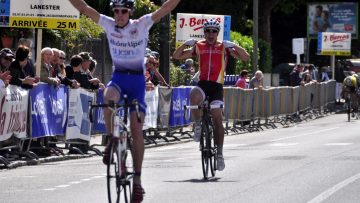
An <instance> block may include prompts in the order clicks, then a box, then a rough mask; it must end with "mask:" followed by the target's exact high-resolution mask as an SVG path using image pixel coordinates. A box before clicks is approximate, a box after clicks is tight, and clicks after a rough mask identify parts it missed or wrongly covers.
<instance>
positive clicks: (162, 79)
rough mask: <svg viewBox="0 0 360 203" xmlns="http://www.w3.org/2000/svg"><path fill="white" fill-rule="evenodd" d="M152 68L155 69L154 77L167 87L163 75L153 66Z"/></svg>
mask: <svg viewBox="0 0 360 203" xmlns="http://www.w3.org/2000/svg"><path fill="white" fill-rule="evenodd" d="M154 70H155V75H156V77H157V78H158V79H159V80H160V81H161V82H162V85H165V86H168V87H169V85H168V84H167V83H166V81H165V79H164V77H163V76H162V75H161V74H160V73H159V71H158V70H157V68H154Z"/></svg>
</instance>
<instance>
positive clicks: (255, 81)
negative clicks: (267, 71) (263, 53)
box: [249, 70, 263, 89]
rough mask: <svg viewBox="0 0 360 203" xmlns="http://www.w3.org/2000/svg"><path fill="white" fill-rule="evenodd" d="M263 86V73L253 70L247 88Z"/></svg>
mask: <svg viewBox="0 0 360 203" xmlns="http://www.w3.org/2000/svg"><path fill="white" fill-rule="evenodd" d="M262 86H263V73H262V72H261V71H260V70H258V71H256V72H255V76H254V77H252V78H251V80H250V82H249V88H251V89H254V88H262Z"/></svg>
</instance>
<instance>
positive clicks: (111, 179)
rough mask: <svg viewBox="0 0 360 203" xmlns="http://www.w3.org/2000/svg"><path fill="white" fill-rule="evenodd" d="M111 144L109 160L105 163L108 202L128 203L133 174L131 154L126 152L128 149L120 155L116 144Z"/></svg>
mask: <svg viewBox="0 0 360 203" xmlns="http://www.w3.org/2000/svg"><path fill="white" fill-rule="evenodd" d="M111 146H112V147H111V154H110V160H111V161H110V163H109V164H108V165H107V187H108V200H109V203H111V202H116V203H118V202H125V203H130V202H131V194H132V181H133V176H134V168H133V159H132V155H131V153H128V152H130V151H126V154H125V155H124V156H121V155H120V152H118V150H119V149H118V148H117V147H116V144H112V145H111ZM120 168H121V170H119V169H120ZM121 193H122V194H121Z"/></svg>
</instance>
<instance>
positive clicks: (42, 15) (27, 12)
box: [0, 0, 80, 29]
mask: <svg viewBox="0 0 360 203" xmlns="http://www.w3.org/2000/svg"><path fill="white" fill-rule="evenodd" d="M0 5H1V8H2V9H1V22H0V26H2V27H23V28H47V29H79V23H80V20H79V17H80V13H79V11H78V10H76V8H75V7H74V6H73V5H72V4H71V3H70V2H69V1H58V0H41V1H39V0H26V1H24V0H1V1H0Z"/></svg>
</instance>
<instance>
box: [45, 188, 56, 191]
mask: <svg viewBox="0 0 360 203" xmlns="http://www.w3.org/2000/svg"><path fill="white" fill-rule="evenodd" d="M42 190H44V191H54V190H56V188H46V189H42Z"/></svg>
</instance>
